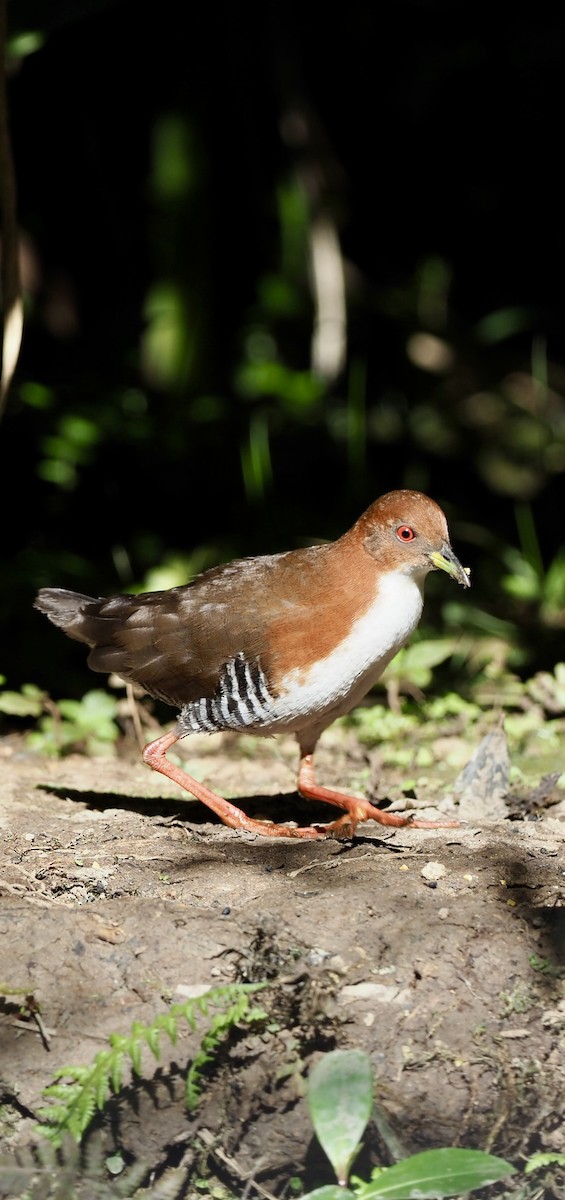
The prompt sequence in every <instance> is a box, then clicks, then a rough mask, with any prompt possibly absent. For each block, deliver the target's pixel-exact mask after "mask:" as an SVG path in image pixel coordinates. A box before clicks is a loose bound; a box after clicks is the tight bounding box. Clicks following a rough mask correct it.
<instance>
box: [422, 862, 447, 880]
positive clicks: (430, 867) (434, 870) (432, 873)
mask: <svg viewBox="0 0 565 1200" xmlns="http://www.w3.org/2000/svg"><path fill="white" fill-rule="evenodd" d="M420 874H421V875H423V876H424V879H441V878H442V875H446V874H447V868H446V867H444V865H443V863H440V862H428V863H426V865H425V867H422V870H421V872H420Z"/></svg>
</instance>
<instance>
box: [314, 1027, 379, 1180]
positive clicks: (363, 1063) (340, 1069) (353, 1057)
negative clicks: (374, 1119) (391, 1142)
mask: <svg viewBox="0 0 565 1200" xmlns="http://www.w3.org/2000/svg"><path fill="white" fill-rule="evenodd" d="M307 1099H308V1108H309V1110H310V1117H311V1119H312V1125H313V1126H314V1131H315V1133H316V1137H317V1138H318V1141H319V1142H320V1145H321V1146H322V1148H323V1149H324V1150H325V1152H326V1154H327V1156H328V1158H329V1160H330V1162H331V1164H332V1167H333V1168H334V1171H335V1173H336V1175H337V1179H338V1182H339V1183H340V1184H342V1185H343V1184H345V1183H346V1182H347V1177H348V1173H349V1167H350V1166H351V1163H352V1161H353V1159H354V1157H355V1155H356V1153H357V1150H358V1148H359V1140H360V1138H361V1135H362V1134H363V1131H364V1129H365V1126H366V1125H367V1122H368V1120H369V1117H370V1115H371V1108H372V1104H373V1074H372V1070H371V1063H370V1060H369V1058H368V1057H367V1055H366V1054H362V1053H361V1051H360V1050H333V1051H332V1052H331V1053H330V1054H326V1055H324V1057H323V1058H321V1059H320V1061H319V1062H318V1063H316V1066H315V1067H314V1069H313V1071H312V1072H311V1074H310V1078H309V1080H308V1094H307Z"/></svg>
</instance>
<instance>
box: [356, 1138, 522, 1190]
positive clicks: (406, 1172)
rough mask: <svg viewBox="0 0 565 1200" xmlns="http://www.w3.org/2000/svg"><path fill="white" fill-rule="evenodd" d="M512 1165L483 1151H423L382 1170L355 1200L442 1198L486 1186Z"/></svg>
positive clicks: (502, 1175) (449, 1149)
mask: <svg viewBox="0 0 565 1200" xmlns="http://www.w3.org/2000/svg"><path fill="white" fill-rule="evenodd" d="M514 1173H515V1172H514V1167H513V1166H512V1164H511V1163H509V1162H505V1160H504V1159H503V1158H495V1156H494V1155H492V1154H485V1153H484V1152H483V1151H482V1150H458V1149H451V1148H449V1147H448V1148H447V1149H442V1150H424V1151H423V1152H422V1153H421V1154H413V1155H412V1156H411V1158H406V1159H405V1160H404V1162H399V1163H396V1165H395V1166H394V1167H389V1168H388V1169H387V1170H385V1171H383V1173H382V1175H380V1176H379V1178H378V1179H375V1180H372V1181H371V1183H368V1184H367V1185H366V1187H364V1188H363V1189H362V1190H360V1191H359V1193H358V1200H377V1198H378V1200H442V1198H443V1197H446V1196H457V1195H459V1194H460V1193H461V1192H471V1191H473V1190H474V1189H475V1188H480V1187H488V1185H489V1184H491V1183H497V1182H498V1180H499V1179H504V1178H505V1176H507V1175H513V1174H514Z"/></svg>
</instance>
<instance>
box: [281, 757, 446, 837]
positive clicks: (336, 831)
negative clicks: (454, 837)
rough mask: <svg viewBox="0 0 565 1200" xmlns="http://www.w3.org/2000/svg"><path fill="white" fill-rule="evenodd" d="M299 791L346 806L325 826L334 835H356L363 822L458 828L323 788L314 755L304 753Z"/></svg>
mask: <svg viewBox="0 0 565 1200" xmlns="http://www.w3.org/2000/svg"><path fill="white" fill-rule="evenodd" d="M298 791H299V792H300V794H301V795H302V796H304V798H305V799H306V800H323V801H324V802H325V803H326V804H334V805H335V806H336V808H343V809H345V813H346V815H345V816H344V817H341V818H340V819H339V820H338V821H333V822H332V824H331V825H328V826H326V827H325V829H324V832H325V833H326V834H329V835H330V836H333V837H339V836H340V829H342V830H343V832H342V833H341V836H342V837H353V834H354V833H355V829H356V826H357V825H358V824H359V822H360V821H378V822H379V824H380V825H395V826H396V827H397V828H401V829H405V828H407V827H409V828H411V829H457V828H458V827H459V821H425V820H424V819H423V818H421V819H419V818H418V817H412V816H411V815H410V814H408V816H407V817H401V816H399V815H398V814H397V813H388V812H382V810H381V809H380V808H375V806H374V805H373V804H369V801H368V800H359V799H358V798H357V797H356V796H348V795H346V793H345V792H335V791H333V789H332V788H326V787H322V786H321V785H320V784H319V783H316V779H315V776H314V754H313V753H310V754H304V753H303V751H302V750H301V753H300V766H299V768H298ZM346 829H351V833H346V832H345V831H346Z"/></svg>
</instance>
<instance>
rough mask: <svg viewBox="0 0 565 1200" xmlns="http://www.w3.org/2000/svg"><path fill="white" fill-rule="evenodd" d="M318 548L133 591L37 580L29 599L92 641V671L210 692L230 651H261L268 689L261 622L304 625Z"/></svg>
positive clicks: (172, 691) (167, 691)
mask: <svg viewBox="0 0 565 1200" xmlns="http://www.w3.org/2000/svg"><path fill="white" fill-rule="evenodd" d="M325 549H326V547H314V548H309V549H305V550H297V551H290V552H289V553H287V554H280V555H271V556H267V557H264V558H252V559H244V560H242V561H238V562H232V563H228V564H227V565H226V566H222V567H216V568H214V569H213V570H211V571H206V572H205V573H204V574H202V575H200V576H198V578H197V579H195V580H194V581H193V583H191V584H188V585H187V586H185V587H178V588H171V589H170V590H169V591H164V592H146V593H142V594H141V595H139V596H128V595H124V596H111V597H109V598H107V599H103V598H102V599H95V598H93V597H89V596H83V595H79V594H77V593H74V592H68V591H64V590H62V589H58V588H43V589H42V590H41V591H40V592H39V595H38V597H37V600H36V607H37V608H39V609H40V610H41V611H42V612H44V613H46V614H47V616H48V617H49V619H50V620H51V621H52V622H53V624H55V625H58V626H59V627H60V628H62V629H63V630H64V631H65V633H66V634H67V635H68V636H69V637H72V638H75V639H76V640H77V641H81V642H85V643H86V644H87V645H88V646H90V647H91V650H90V654H89V656H88V664H89V666H90V667H91V668H92V669H93V670H94V671H101V672H107V673H110V672H115V673H116V674H118V675H120V676H121V677H122V678H123V679H128V680H131V681H132V682H136V683H139V684H141V686H142V687H144V688H145V690H146V691H147V692H149V693H150V695H152V696H155V697H157V698H158V699H161V700H165V701H166V702H167V703H169V704H172V705H175V706H179V707H180V706H181V705H183V704H187V703H190V702H191V701H192V700H199V699H201V698H202V697H211V696H213V695H214V692H215V690H216V686H217V683H218V679H219V676H220V673H221V671H222V668H223V667H224V666H225V664H226V662H228V661H229V660H230V659H231V658H234V657H235V656H236V655H237V654H243V655H244V656H245V658H246V660H248V661H256V660H257V659H259V660H260V662H261V665H262V667H263V670H264V672H265V674H266V677H267V681H268V684H269V689H270V690H271V693H272V694H273V695H274V694H276V681H274V680H273V679H272V678H270V672H269V667H270V664H271V661H272V654H271V648H270V643H269V637H268V634H269V631H270V630H271V629H272V628H273V627H275V626H279V625H281V624H282V625H284V624H291V625H293V626H294V627H295V628H301V627H303V626H304V624H305V616H306V615H307V613H308V612H309V611H311V604H310V602H309V592H310V585H309V581H310V582H311V580H312V578H313V577H316V578H317V577H318V576H319V574H320V570H319V568H320V566H321V564H319V563H318V557H319V555H320V554H322V557H324V553H323V552H324V551H325ZM289 570H290V580H291V586H290V588H289ZM315 590H316V591H319V589H315ZM306 623H307V622H306Z"/></svg>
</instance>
